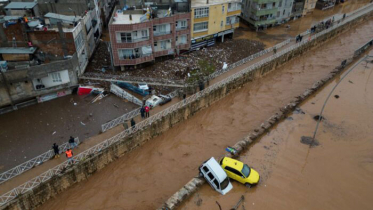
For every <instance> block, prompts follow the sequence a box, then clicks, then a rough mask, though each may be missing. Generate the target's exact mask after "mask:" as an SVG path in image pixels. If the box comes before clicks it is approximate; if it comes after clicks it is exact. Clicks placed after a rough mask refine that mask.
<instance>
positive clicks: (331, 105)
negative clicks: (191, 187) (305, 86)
mask: <svg viewBox="0 0 373 210" xmlns="http://www.w3.org/2000/svg"><path fill="white" fill-rule="evenodd" d="M370 54H371V55H372V58H370V60H372V59H373V51H371V53H370ZM372 72H373V64H372V63H370V64H369V65H368V66H367V68H366V63H365V62H362V63H361V64H360V65H358V67H357V68H355V70H354V71H353V72H352V73H350V74H349V75H348V76H347V77H346V78H345V79H344V80H343V81H342V82H341V83H340V85H339V86H338V87H337V89H336V90H335V92H334V93H333V95H332V97H331V98H330V99H329V101H328V103H327V105H326V108H325V110H324V114H323V116H324V117H325V120H323V121H322V122H321V124H320V127H319V131H318V133H317V135H316V140H317V141H318V142H319V144H320V145H319V146H315V147H312V148H310V147H309V146H308V145H305V144H302V143H301V142H300V139H301V137H302V136H312V135H313V132H314V130H315V126H316V121H315V120H314V118H313V117H314V116H315V115H318V114H319V112H320V110H321V107H322V106H323V104H324V101H325V100H326V97H327V95H328V94H329V92H330V91H331V89H332V87H333V86H334V85H335V84H336V83H337V82H338V81H339V79H340V78H337V79H336V80H335V81H333V82H331V83H330V84H329V85H328V86H327V87H326V88H324V89H323V90H322V91H321V92H319V93H318V94H317V95H316V96H315V97H313V98H311V99H310V100H308V101H307V102H305V103H304V104H303V105H301V106H300V108H301V109H302V110H303V111H304V114H299V113H298V114H296V113H294V114H292V115H291V116H289V117H288V118H287V119H286V120H285V121H283V122H281V123H280V124H279V125H278V126H276V128H275V129H273V130H272V131H271V132H269V133H268V134H267V135H265V136H264V137H263V138H262V139H260V140H259V141H257V142H256V143H255V144H253V145H252V146H251V147H250V148H249V150H248V151H246V152H245V153H244V154H243V155H242V156H241V158H240V160H241V161H243V162H245V163H247V164H249V165H251V166H252V167H253V168H255V169H257V170H258V171H259V173H260V174H261V180H260V183H259V184H258V186H256V187H254V188H252V189H248V188H246V187H244V186H243V185H241V184H238V183H237V182H233V190H232V191H231V192H229V193H228V194H227V195H226V196H220V195H218V193H217V192H215V191H213V190H212V189H211V187H210V186H209V185H207V184H205V185H204V186H203V187H202V189H200V190H199V191H198V193H196V194H195V195H194V196H192V197H191V198H190V199H189V200H188V201H187V202H186V203H185V204H184V205H182V206H181V207H180V208H179V209H182V210H189V209H190V210H192V209H193V210H194V209H219V208H218V205H217V203H216V202H218V203H219V204H220V205H221V207H222V209H224V210H226V209H231V208H232V207H233V206H235V205H236V203H237V202H238V200H239V198H240V197H241V196H242V195H244V196H245V200H244V202H243V205H244V208H243V207H242V205H240V207H239V208H238V209H252V210H254V209H258V210H259V209H279V210H281V209H284V210H285V209H286V210H289V209H346V210H347V209H360V210H363V209H367V210H368V209H372V205H373V201H372V199H371V196H372V194H373V153H372V151H373V141H372V138H371V137H372V136H373V130H372V129H371V128H372V126H373V120H372V119H373V112H372V108H371V107H372V106H373V77H371V74H372Z"/></svg>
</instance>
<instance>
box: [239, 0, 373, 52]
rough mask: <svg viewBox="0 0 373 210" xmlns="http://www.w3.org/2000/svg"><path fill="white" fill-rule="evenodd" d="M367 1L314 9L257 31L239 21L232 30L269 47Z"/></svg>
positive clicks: (367, 1)
mask: <svg viewBox="0 0 373 210" xmlns="http://www.w3.org/2000/svg"><path fill="white" fill-rule="evenodd" d="M369 2H370V0H350V1H346V2H345V3H343V4H338V5H336V6H335V7H333V8H332V9H328V10H324V11H321V10H318V9H315V10H314V11H313V12H312V14H309V15H307V16H305V17H302V18H299V19H297V20H294V21H289V22H287V23H285V24H283V25H280V26H276V27H272V28H268V29H267V30H264V31H259V32H255V31H252V30H250V29H249V28H248V27H247V26H246V25H245V24H244V23H240V28H239V29H238V30H236V31H235V32H234V33H235V38H238V39H250V40H257V41H261V42H263V43H264V44H265V45H266V46H267V47H271V46H273V45H275V44H277V43H280V42H282V41H284V40H286V39H289V38H292V37H295V36H297V35H298V34H300V33H303V32H305V31H307V30H308V29H309V28H311V27H312V26H313V25H315V24H317V23H319V22H320V21H323V20H325V19H326V18H330V17H332V16H333V15H334V16H335V17H337V16H343V14H345V13H349V12H352V11H354V10H356V9H358V8H360V7H362V6H364V5H366V4H367V3H369ZM286 25H289V26H290V28H287V27H286Z"/></svg>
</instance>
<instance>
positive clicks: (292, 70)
mask: <svg viewBox="0 0 373 210" xmlns="http://www.w3.org/2000/svg"><path fill="white" fill-rule="evenodd" d="M372 34H373V20H370V21H366V22H365V23H364V24H362V25H361V26H359V27H357V28H355V29H351V30H350V31H349V32H347V33H344V34H342V35H341V36H339V37H337V38H335V39H333V40H331V41H329V42H328V43H326V44H324V45H323V47H322V48H319V49H316V50H312V51H309V52H308V53H305V54H304V55H303V56H302V57H300V58H296V59H294V60H293V61H291V62H289V63H288V64H286V65H284V66H283V67H281V68H279V69H277V70H276V71H275V72H273V73H271V74H268V75H266V76H265V77H263V78H261V79H258V80H255V81H253V82H251V83H249V84H247V85H246V86H244V87H243V88H241V89H240V90H238V91H236V92H235V93H233V94H231V95H229V96H227V97H225V98H224V99H223V100H221V101H218V102H217V103H215V104H213V105H212V106H211V107H209V108H208V109H205V110H202V111H200V112H198V113H197V114H195V115H194V116H193V117H192V118H190V119H188V120H187V121H184V122H182V123H180V124H178V125H177V126H174V127H173V128H172V129H170V130H169V131H167V132H166V133H164V134H163V135H160V136H158V137H157V138H154V139H152V140H151V141H149V142H148V143H146V144H145V145H143V146H142V147H141V148H139V149H136V150H134V151H132V152H130V153H129V154H127V155H126V156H125V157H122V158H120V159H118V160H117V161H115V162H114V163H112V164H110V165H108V166H107V167H106V168H105V169H103V170H102V171H99V172H97V173H96V174H95V175H93V176H92V177H90V178H89V180H87V181H85V182H81V183H79V184H77V185H75V186H73V187H71V188H70V189H68V190H66V191H65V192H63V193H61V194H60V195H58V196H57V197H56V198H54V199H51V200H49V201H48V202H47V203H45V204H44V205H43V206H41V207H40V208H39V209H45V210H49V209H82V210H83V209H126V210H128V209H155V208H157V207H159V206H160V205H161V204H162V203H163V202H164V201H165V200H166V199H168V198H169V196H171V195H172V194H173V193H174V192H176V191H177V190H179V189H180V188H181V187H182V186H183V185H184V184H185V183H186V182H188V181H189V180H190V179H191V178H192V177H193V176H195V175H197V168H198V166H199V165H200V163H201V162H202V161H204V160H206V159H207V158H209V157H211V156H215V157H219V156H221V155H222V154H223V153H224V148H225V147H226V146H229V145H233V144H234V143H236V142H237V141H238V140H239V139H240V138H243V137H244V136H246V135H247V134H248V133H249V132H250V131H252V129H254V128H255V127H257V126H259V125H260V124H261V123H262V122H263V121H264V120H266V119H268V118H269V117H270V116H271V115H272V114H274V113H275V112H277V111H278V109H279V107H281V106H283V105H285V104H287V103H288V102H289V101H290V100H292V99H293V98H294V97H295V96H297V95H299V94H300V93H302V92H303V91H304V90H305V89H306V88H309V87H310V86H312V84H313V83H314V82H315V81H317V80H319V79H321V78H323V77H324V76H325V75H327V74H328V72H330V71H331V70H332V69H334V67H336V66H337V65H340V63H341V61H342V60H344V59H345V58H347V57H350V56H351V55H352V54H353V52H354V50H355V49H357V48H358V47H360V46H361V45H363V44H365V43H366V42H367V41H368V40H370V39H371V38H372ZM337 52H338V53H337ZM258 170H259V172H260V171H261V170H260V168H258ZM319 174H320V173H319ZM350 183H351V182H348V184H350ZM294 184H295V182H294ZM346 184H347V183H346ZM235 188H237V187H236V186H235ZM257 189H259V188H257ZM213 195H215V194H213ZM191 209H193V208H191Z"/></svg>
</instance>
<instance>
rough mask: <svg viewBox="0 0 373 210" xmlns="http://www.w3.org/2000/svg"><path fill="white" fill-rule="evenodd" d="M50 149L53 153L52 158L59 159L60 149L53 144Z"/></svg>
mask: <svg viewBox="0 0 373 210" xmlns="http://www.w3.org/2000/svg"><path fill="white" fill-rule="evenodd" d="M52 149H53V151H54V158H59V157H60V149H59V148H58V145H57V144H56V143H53V146H52Z"/></svg>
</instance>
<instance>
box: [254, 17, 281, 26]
mask: <svg viewBox="0 0 373 210" xmlns="http://www.w3.org/2000/svg"><path fill="white" fill-rule="evenodd" d="M248 21H249V22H250V23H251V24H253V25H254V26H255V27H256V26H259V25H270V24H274V23H275V22H276V18H275V17H272V18H267V19H266V20H253V19H251V18H250V19H249V20H248Z"/></svg>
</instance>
